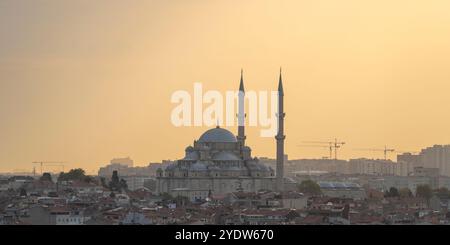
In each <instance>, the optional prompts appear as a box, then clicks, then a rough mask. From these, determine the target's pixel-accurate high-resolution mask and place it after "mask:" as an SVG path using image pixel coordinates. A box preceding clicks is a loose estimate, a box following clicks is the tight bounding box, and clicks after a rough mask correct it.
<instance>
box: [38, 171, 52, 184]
mask: <svg viewBox="0 0 450 245" xmlns="http://www.w3.org/2000/svg"><path fill="white" fill-rule="evenodd" d="M39 180H40V181H50V182H53V181H52V176H51V175H50V173H44V174H42V176H41V178H39Z"/></svg>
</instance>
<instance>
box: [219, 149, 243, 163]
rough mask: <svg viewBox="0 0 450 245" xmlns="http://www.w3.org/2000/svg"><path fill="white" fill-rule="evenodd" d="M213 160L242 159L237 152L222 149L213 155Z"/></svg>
mask: <svg viewBox="0 0 450 245" xmlns="http://www.w3.org/2000/svg"><path fill="white" fill-rule="evenodd" d="M213 160H218V161H237V160H240V159H239V157H237V156H236V155H235V154H233V153H231V152H226V151H221V152H219V153H217V154H215V155H214V156H213Z"/></svg>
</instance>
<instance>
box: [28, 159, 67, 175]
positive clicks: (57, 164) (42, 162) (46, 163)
mask: <svg viewBox="0 0 450 245" xmlns="http://www.w3.org/2000/svg"><path fill="white" fill-rule="evenodd" d="M32 163H33V164H39V165H40V167H41V175H42V174H43V168H44V165H45V166H58V167H62V171H63V172H64V164H63V163H65V162H51V161H35V162H32Z"/></svg>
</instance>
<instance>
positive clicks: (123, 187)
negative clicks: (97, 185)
mask: <svg viewBox="0 0 450 245" xmlns="http://www.w3.org/2000/svg"><path fill="white" fill-rule="evenodd" d="M119 186H120V189H121V190H127V189H128V184H127V181H126V180H124V179H120V185H119Z"/></svg>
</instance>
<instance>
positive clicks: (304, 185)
mask: <svg viewBox="0 0 450 245" xmlns="http://www.w3.org/2000/svg"><path fill="white" fill-rule="evenodd" d="M297 189H298V191H300V192H302V193H305V194H309V195H320V194H321V193H322V190H321V189H320V186H319V185H318V184H317V183H316V182H314V181H312V180H304V181H302V182H301V183H300V184H299V185H298V186H297Z"/></svg>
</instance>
